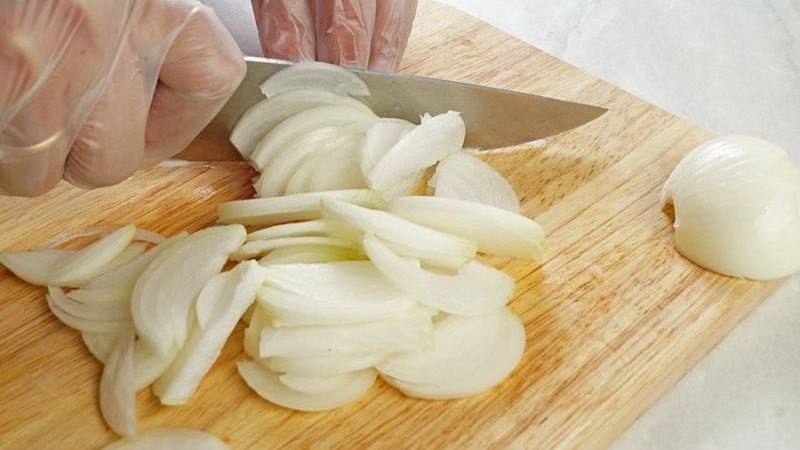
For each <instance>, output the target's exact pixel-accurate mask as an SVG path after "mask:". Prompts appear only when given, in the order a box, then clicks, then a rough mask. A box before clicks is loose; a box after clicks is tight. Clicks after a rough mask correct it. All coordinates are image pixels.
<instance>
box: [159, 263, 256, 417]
mask: <svg viewBox="0 0 800 450" xmlns="http://www.w3.org/2000/svg"><path fill="white" fill-rule="evenodd" d="M263 281H264V274H263V272H262V269H261V266H259V265H258V263H256V262H255V261H245V262H243V263H241V264H239V265H238V266H236V267H235V268H233V269H232V270H231V271H229V272H224V273H221V274H219V275H216V276H215V277H213V278H211V279H210V280H209V281H208V283H206V285H205V286H204V287H203V290H202V291H201V292H200V295H199V296H198V298H197V325H198V326H195V327H194V328H193V329H192V331H191V333H190V334H189V337H188V339H187V340H186V344H185V345H184V346H183V348H181V350H180V351H179V352H178V354H177V356H176V357H175V359H174V361H173V362H172V364H171V365H170V367H169V369H167V371H166V372H164V374H163V375H162V376H161V377H160V378H159V379H158V381H156V382H155V384H154V385H153V392H154V393H155V394H156V396H158V398H159V399H160V400H161V403H162V404H165V405H180V404H184V403H186V402H187V401H189V397H191V395H192V394H193V393H194V391H195V390H196V389H197V386H198V385H199V384H200V380H201V379H202V378H203V376H204V375H205V374H206V372H208V370H209V369H210V368H211V365H212V364H213V363H214V361H216V359H217V357H219V353H220V351H221V350H222V346H223V344H225V341H226V340H227V339H228V336H229V335H230V334H231V332H232V331H233V327H234V326H236V323H237V322H238V321H239V318H240V317H242V314H244V312H245V311H246V310H247V308H248V307H249V306H250V305H251V304H252V303H253V301H254V300H255V297H256V291H257V290H258V288H259V287H260V286H261V283H262V282H263Z"/></svg>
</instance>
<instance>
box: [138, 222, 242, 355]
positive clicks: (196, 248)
mask: <svg viewBox="0 0 800 450" xmlns="http://www.w3.org/2000/svg"><path fill="white" fill-rule="evenodd" d="M246 236H247V232H246V231H245V229H244V227H243V226H241V225H227V226H218V227H212V228H206V229H204V230H201V231H198V232H196V233H193V234H191V235H189V236H188V237H186V238H184V239H181V240H179V241H178V242H176V243H175V244H174V245H170V246H169V247H168V248H167V249H165V250H164V251H163V252H162V253H161V254H159V255H158V256H156V258H155V259H154V260H153V261H152V262H151V263H150V265H149V266H147V269H145V271H144V272H143V273H142V274H141V276H140V277H139V280H138V281H137V282H136V285H135V287H134V289H133V295H132V297H131V312H132V313H133V322H134V324H135V326H136V331H137V334H138V335H139V338H140V339H142V340H144V341H145V342H146V343H147V344H148V346H150V347H152V348H153V349H155V350H156V351H157V353H159V354H160V355H161V356H167V355H170V354H173V353H174V352H175V350H176V349H178V348H180V346H181V345H183V342H184V340H185V339H186V335H187V324H188V323H189V318H190V316H191V315H192V314H193V313H194V300H195V298H196V297H197V295H198V294H199V293H200V290H201V289H202V288H203V285H205V283H206V282H207V281H208V280H209V279H210V278H211V277H212V276H214V275H215V274H217V273H219V271H220V270H221V269H222V266H223V265H225V262H226V261H227V259H228V255H230V254H231V253H232V252H234V251H235V250H236V249H237V248H239V247H240V246H241V245H242V243H243V242H244V240H245V238H246Z"/></svg>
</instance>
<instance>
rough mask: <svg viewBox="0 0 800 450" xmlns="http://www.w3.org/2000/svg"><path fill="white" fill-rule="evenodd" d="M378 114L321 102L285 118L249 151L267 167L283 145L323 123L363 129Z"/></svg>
mask: <svg viewBox="0 0 800 450" xmlns="http://www.w3.org/2000/svg"><path fill="white" fill-rule="evenodd" d="M376 119H377V117H375V115H374V114H372V112H371V111H369V110H368V109H362V108H354V107H352V106H341V105H333V106H320V107H319V108H314V109H309V110H307V111H303V112H301V113H299V114H295V115H294V116H292V117H290V118H288V119H286V120H284V121H283V122H281V124H280V125H278V126H276V127H275V128H273V129H272V131H270V132H269V133H267V135H266V136H264V139H262V140H261V141H260V142H259V143H258V144H257V145H256V147H255V149H253V152H252V153H251V154H250V155H249V158H250V160H251V161H252V162H253V164H254V165H255V166H256V167H257V168H258V169H259V170H264V169H265V168H267V167H268V166H269V165H270V164H272V161H273V160H274V159H275V157H276V156H277V155H278V154H279V153H280V152H281V150H283V149H284V148H286V147H288V146H290V145H291V144H292V143H293V142H295V141H296V140H298V139H299V138H301V137H302V136H303V135H305V134H307V133H310V132H311V131H314V130H317V129H319V128H324V127H336V126H348V127H352V128H353V129H354V130H355V131H359V132H363V131H365V130H366V129H367V128H369V126H370V125H372V123H373V122H375V120H376Z"/></svg>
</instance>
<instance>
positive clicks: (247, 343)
mask: <svg viewBox="0 0 800 450" xmlns="http://www.w3.org/2000/svg"><path fill="white" fill-rule="evenodd" d="M253 306H254V308H253V316H252V317H251V318H250V323H249V324H248V325H247V328H245V330H244V353H245V354H246V355H247V356H249V357H251V358H253V359H255V360H259V361H260V360H261V357H260V356H258V347H259V345H261V330H263V329H264V326H265V325H266V324H268V323H269V322H270V318H269V316H268V315H267V313H266V311H264V308H261V307H260V306H259V304H258V303H254V304H253Z"/></svg>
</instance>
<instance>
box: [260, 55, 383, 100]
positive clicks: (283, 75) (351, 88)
mask: <svg viewBox="0 0 800 450" xmlns="http://www.w3.org/2000/svg"><path fill="white" fill-rule="evenodd" d="M310 88H314V89H321V90H326V91H330V92H335V93H337V94H340V95H355V96H359V97H365V96H368V95H369V88H367V84H366V83H364V81H362V80H361V78H359V77H358V76H357V75H355V74H353V73H352V72H349V71H347V70H345V69H342V68H341V67H339V66H337V65H334V64H327V63H323V62H316V61H303V62H299V63H295V64H293V65H291V66H289V67H287V68H285V69H282V70H280V71H279V72H277V73H275V74H274V75H272V76H270V77H269V78H267V79H266V81H264V82H263V83H262V84H261V92H263V93H264V95H265V96H266V97H267V98H272V97H274V96H276V95H280V94H282V93H284V92H289V91H292V90H295V89H310Z"/></svg>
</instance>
